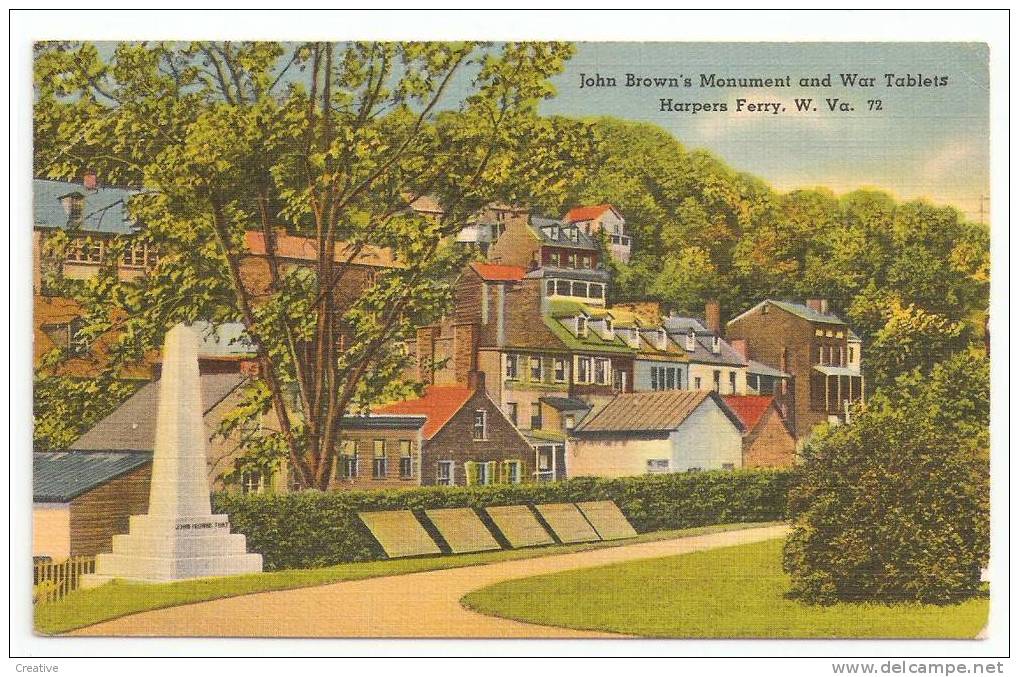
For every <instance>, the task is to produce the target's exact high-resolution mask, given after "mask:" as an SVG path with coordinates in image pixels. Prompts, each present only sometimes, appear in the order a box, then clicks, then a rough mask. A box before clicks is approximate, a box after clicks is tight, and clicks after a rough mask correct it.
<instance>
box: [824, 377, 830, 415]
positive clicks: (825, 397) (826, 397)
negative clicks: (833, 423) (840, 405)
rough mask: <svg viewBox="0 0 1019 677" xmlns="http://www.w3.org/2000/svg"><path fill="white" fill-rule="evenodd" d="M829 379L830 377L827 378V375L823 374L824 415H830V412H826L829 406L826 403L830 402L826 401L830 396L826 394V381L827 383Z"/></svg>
mask: <svg viewBox="0 0 1019 677" xmlns="http://www.w3.org/2000/svg"><path fill="white" fill-rule="evenodd" d="M829 379H830V377H829V376H828V374H825V375H824V413H826V414H830V413H831V412H830V411H828V406H829V404H828V403H829V402H831V400H830V399H828V398H829V397H830V394H829V392H828V381H829Z"/></svg>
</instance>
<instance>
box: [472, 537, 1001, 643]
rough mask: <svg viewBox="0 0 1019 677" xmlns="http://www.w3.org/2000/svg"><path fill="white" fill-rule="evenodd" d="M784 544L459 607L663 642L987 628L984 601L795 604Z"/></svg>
mask: <svg viewBox="0 0 1019 677" xmlns="http://www.w3.org/2000/svg"><path fill="white" fill-rule="evenodd" d="M788 589H789V578H788V576H786V575H784V574H783V572H782V541H781V540H771V541H765V542H763V543H751V544H749V545H740V546H735V547H730V548H719V549H717V550H708V551H705V552H693V553H688V554H685V555H676V556H674V557H665V558H660V559H645V560H638V561H633V562H624V563H621V564H611V565H607V566H601V567H593V568H587V569H578V570H574V571H566V572H563V573H557V574H547V575H542V576H534V577H531V578H523V579H518V580H511V581H506V582H504V583H497V584H495V585H492V586H490V587H487V588H482V589H481V590H477V591H474V592H472V593H470V594H468V595H467V596H466V597H464V599H463V602H464V604H466V605H467V606H469V607H470V608H472V609H474V610H476V611H480V612H482V613H488V614H493V615H496V616H502V617H506V618H512V619H516V620H520V621H524V622H527V623H539V624H542V625H553V626H557V627H567V628H578V629H584V630H601V631H607V632H618V633H622V634H626V635H636V636H639V637H663V638H664V637H670V638H694V637H703V638H732V639H742V638H747V637H760V638H767V639H776V638H783V637H785V638H835V637H841V638H852V639H861V638H879V637H884V638H895V639H899V638H907V637H909V638H921V637H927V638H932V639H934V638H937V639H945V638H959V639H972V638H973V637H975V636H976V635H977V633H978V632H980V629H981V628H982V627H983V626H984V625H985V624H986V623H987V608H988V603H987V602H988V600H987V598H986V597H980V598H977V599H970V600H967V601H965V602H963V603H961V604H959V605H956V606H950V607H946V606H934V605H923V604H903V605H895V606H890V605H885V604H861V603H842V604H836V605H832V606H826V607H818V606H812V605H807V604H803V603H801V602H798V601H796V600H793V599H790V598H789V597H788V595H787V594H786V593H787V591H788Z"/></svg>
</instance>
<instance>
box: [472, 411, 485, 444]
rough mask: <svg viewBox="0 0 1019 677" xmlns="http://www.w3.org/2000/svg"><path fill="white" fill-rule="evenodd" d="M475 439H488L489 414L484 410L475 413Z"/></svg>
mask: <svg viewBox="0 0 1019 677" xmlns="http://www.w3.org/2000/svg"><path fill="white" fill-rule="evenodd" d="M474 439H476V440H487V439H488V412H486V411H484V410H482V409H478V410H477V411H475V412H474Z"/></svg>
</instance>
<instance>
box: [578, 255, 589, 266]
mask: <svg viewBox="0 0 1019 677" xmlns="http://www.w3.org/2000/svg"><path fill="white" fill-rule="evenodd" d="M580 267H581V268H590V267H591V257H590V256H585V257H583V258H581V259H580Z"/></svg>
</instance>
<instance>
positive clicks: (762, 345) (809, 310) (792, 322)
mask: <svg viewBox="0 0 1019 677" xmlns="http://www.w3.org/2000/svg"><path fill="white" fill-rule="evenodd" d="M726 332H727V334H728V336H730V337H731V338H734V339H740V340H743V341H745V342H746V351H747V357H748V358H749V359H751V360H755V361H757V362H760V363H762V364H764V365H767V366H769V367H771V368H773V369H777V370H779V371H780V372H782V373H785V374H788V375H789V379H788V381H787V382H788V386H786V388H787V391H788V393H787V395H786V400H787V401H788V403H789V405H788V406H789V413H788V418H789V421H790V424H791V427H792V430H793V434H794V435H795V436H796V439H797V443H798V444H801V443H802V442H803V441H805V440H806V439H807V438H808V437H809V436H810V433H811V431H812V430H813V429H814V428H815V427H816V426H818V425H820V424H823V423H839V422H843V421H845V420H846V416H847V411H848V407H849V405H850V404H852V403H855V402H860V401H862V400H863V397H864V383H863V375H862V372H861V371H860V361H861V359H862V356H861V350H862V344H861V342H860V340H859V337H857V336H856V335H855V334H853V333H852V330H851V329H850V328H849V326H848V325H847V324H846V323H845V322H844V321H842V319H841V318H839V317H838V316H836V315H834V314H832V313H831V312H829V310H828V304H827V302H826V301H824V300H822V299H811V300H808V301H807V303H806V304H800V303H793V302H788V301H777V300H773V299H766V300H764V301H762V302H760V303H758V304H757V305H756V306H754V307H753V308H751V309H750V310H748V311H746V312H745V313H743V314H741V315H739V316H737V317H735V318H733V319H732V320H730V321H729V323H728V324H727V326H726Z"/></svg>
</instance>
